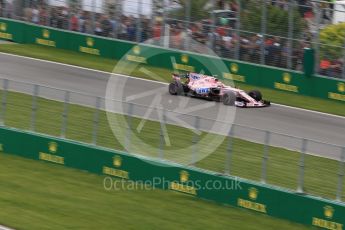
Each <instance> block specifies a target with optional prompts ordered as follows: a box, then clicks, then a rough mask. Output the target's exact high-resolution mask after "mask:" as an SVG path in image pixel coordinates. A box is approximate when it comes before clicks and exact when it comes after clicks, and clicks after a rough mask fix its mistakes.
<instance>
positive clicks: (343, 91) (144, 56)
mask: <svg viewBox="0 0 345 230" xmlns="http://www.w3.org/2000/svg"><path fill="white" fill-rule="evenodd" d="M0 39H5V40H13V41H14V42H18V43H27V44H37V45H42V46H49V47H56V48H61V49H66V50H73V51H77V52H82V53H87V54H91V55H96V56H101V57H106V58H112V59H117V60H119V59H122V60H125V61H127V62H133V63H139V64H141V65H149V66H157V67H162V68H166V69H169V70H171V71H191V72H193V71H197V72H201V71H203V72H205V73H206V74H207V73H208V69H209V68H210V66H209V65H210V63H213V61H215V60H219V58H217V57H213V56H207V55H200V54H196V53H191V52H183V51H177V50H173V49H163V48H159V47H155V46H150V45H143V44H136V43H132V42H126V41H120V40H115V39H109V38H101V37H97V36H92V35H85V34H81V33H75V32H70V31H64V30H58V29H52V28H48V27H43V26H37V25H33V24H28V23H25V22H20V21H15V20H9V19H4V18H0ZM222 60H223V61H224V63H225V64H226V66H227V68H228V71H227V72H218V73H217V75H218V76H219V77H221V78H223V79H229V80H233V81H234V82H240V83H245V84H250V85H254V86H262V87H266V88H270V89H275V90H280V91H285V92H290V93H293V94H301V95H307V96H313V97H319V98H324V99H331V100H334V101H340V102H345V82H344V81H343V80H336V79H331V78H324V77H320V76H318V77H315V76H314V77H306V76H304V74H302V73H300V72H294V71H289V70H284V69H279V68H273V67H266V66H262V65H256V64H249V63H245V62H239V61H232V60H229V59H222ZM203 63H208V66H207V68H205V66H204V64H203ZM213 70H214V68H213ZM212 73H213V74H215V72H214V71H212Z"/></svg>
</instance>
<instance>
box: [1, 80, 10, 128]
mask: <svg viewBox="0 0 345 230" xmlns="http://www.w3.org/2000/svg"><path fill="white" fill-rule="evenodd" d="M8 85H9V81H8V80H7V79H4V80H3V89H2V98H1V113H0V125H5V120H6V106H7V93H8Z"/></svg>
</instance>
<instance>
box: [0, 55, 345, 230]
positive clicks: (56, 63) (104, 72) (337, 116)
mask: <svg viewBox="0 0 345 230" xmlns="http://www.w3.org/2000/svg"><path fill="white" fill-rule="evenodd" d="M0 54H2V55H7V56H12V57H17V58H23V59H28V60H34V61H38V62H44V63H50V64H55V65H61V66H67V67H71V68H76V69H82V70H87V71H92V72H96V73H102V74H116V73H111V72H107V71H102V70H96V69H90V68H86V67H81V66H76V65H70V64H65V63H60V62H54V61H48V60H43V59H38V58H32V57H25V56H20V55H16V54H9V53H3V52H0ZM116 75H118V76H121V77H126V78H131V79H136V80H141V81H148V82H154V83H156V84H164V85H167V84H168V83H166V82H159V81H155V80H149V79H144V78H138V77H133V76H129V75H123V74H116ZM272 105H275V106H280V107H285V108H288V109H294V110H300V111H304V112H309V113H316V114H320V115H323V116H330V117H336V118H341V119H345V117H344V116H339V115H335V114H330V113H324V112H319V111H314V110H309V109H303V108H298V107H293V106H288V105H282V104H276V103H272ZM0 230H1V229H0Z"/></svg>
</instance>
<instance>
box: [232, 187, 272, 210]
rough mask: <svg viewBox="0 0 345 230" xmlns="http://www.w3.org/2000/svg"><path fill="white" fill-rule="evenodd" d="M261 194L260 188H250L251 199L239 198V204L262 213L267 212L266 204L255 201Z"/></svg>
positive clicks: (249, 195)
mask: <svg viewBox="0 0 345 230" xmlns="http://www.w3.org/2000/svg"><path fill="white" fill-rule="evenodd" d="M258 196H259V190H258V189H256V188H254V187H252V188H249V189H248V197H249V199H250V200H247V199H242V198H238V199H237V205H238V206H239V207H242V208H246V209H250V210H254V211H257V212H261V213H267V209H266V205H264V204H260V203H257V202H255V201H256V200H257V198H258Z"/></svg>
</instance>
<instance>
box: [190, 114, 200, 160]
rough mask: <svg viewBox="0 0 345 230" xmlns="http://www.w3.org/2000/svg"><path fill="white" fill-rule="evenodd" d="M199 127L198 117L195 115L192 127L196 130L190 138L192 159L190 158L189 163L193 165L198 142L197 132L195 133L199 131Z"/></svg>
mask: <svg viewBox="0 0 345 230" xmlns="http://www.w3.org/2000/svg"><path fill="white" fill-rule="evenodd" d="M199 127H200V117H199V116H196V117H195V122H194V128H195V130H196V132H195V133H194V135H193V140H192V145H193V146H192V159H191V164H190V165H194V162H195V159H196V155H197V154H198V151H199V148H198V142H199V134H198V133H197V132H198V131H199Z"/></svg>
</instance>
